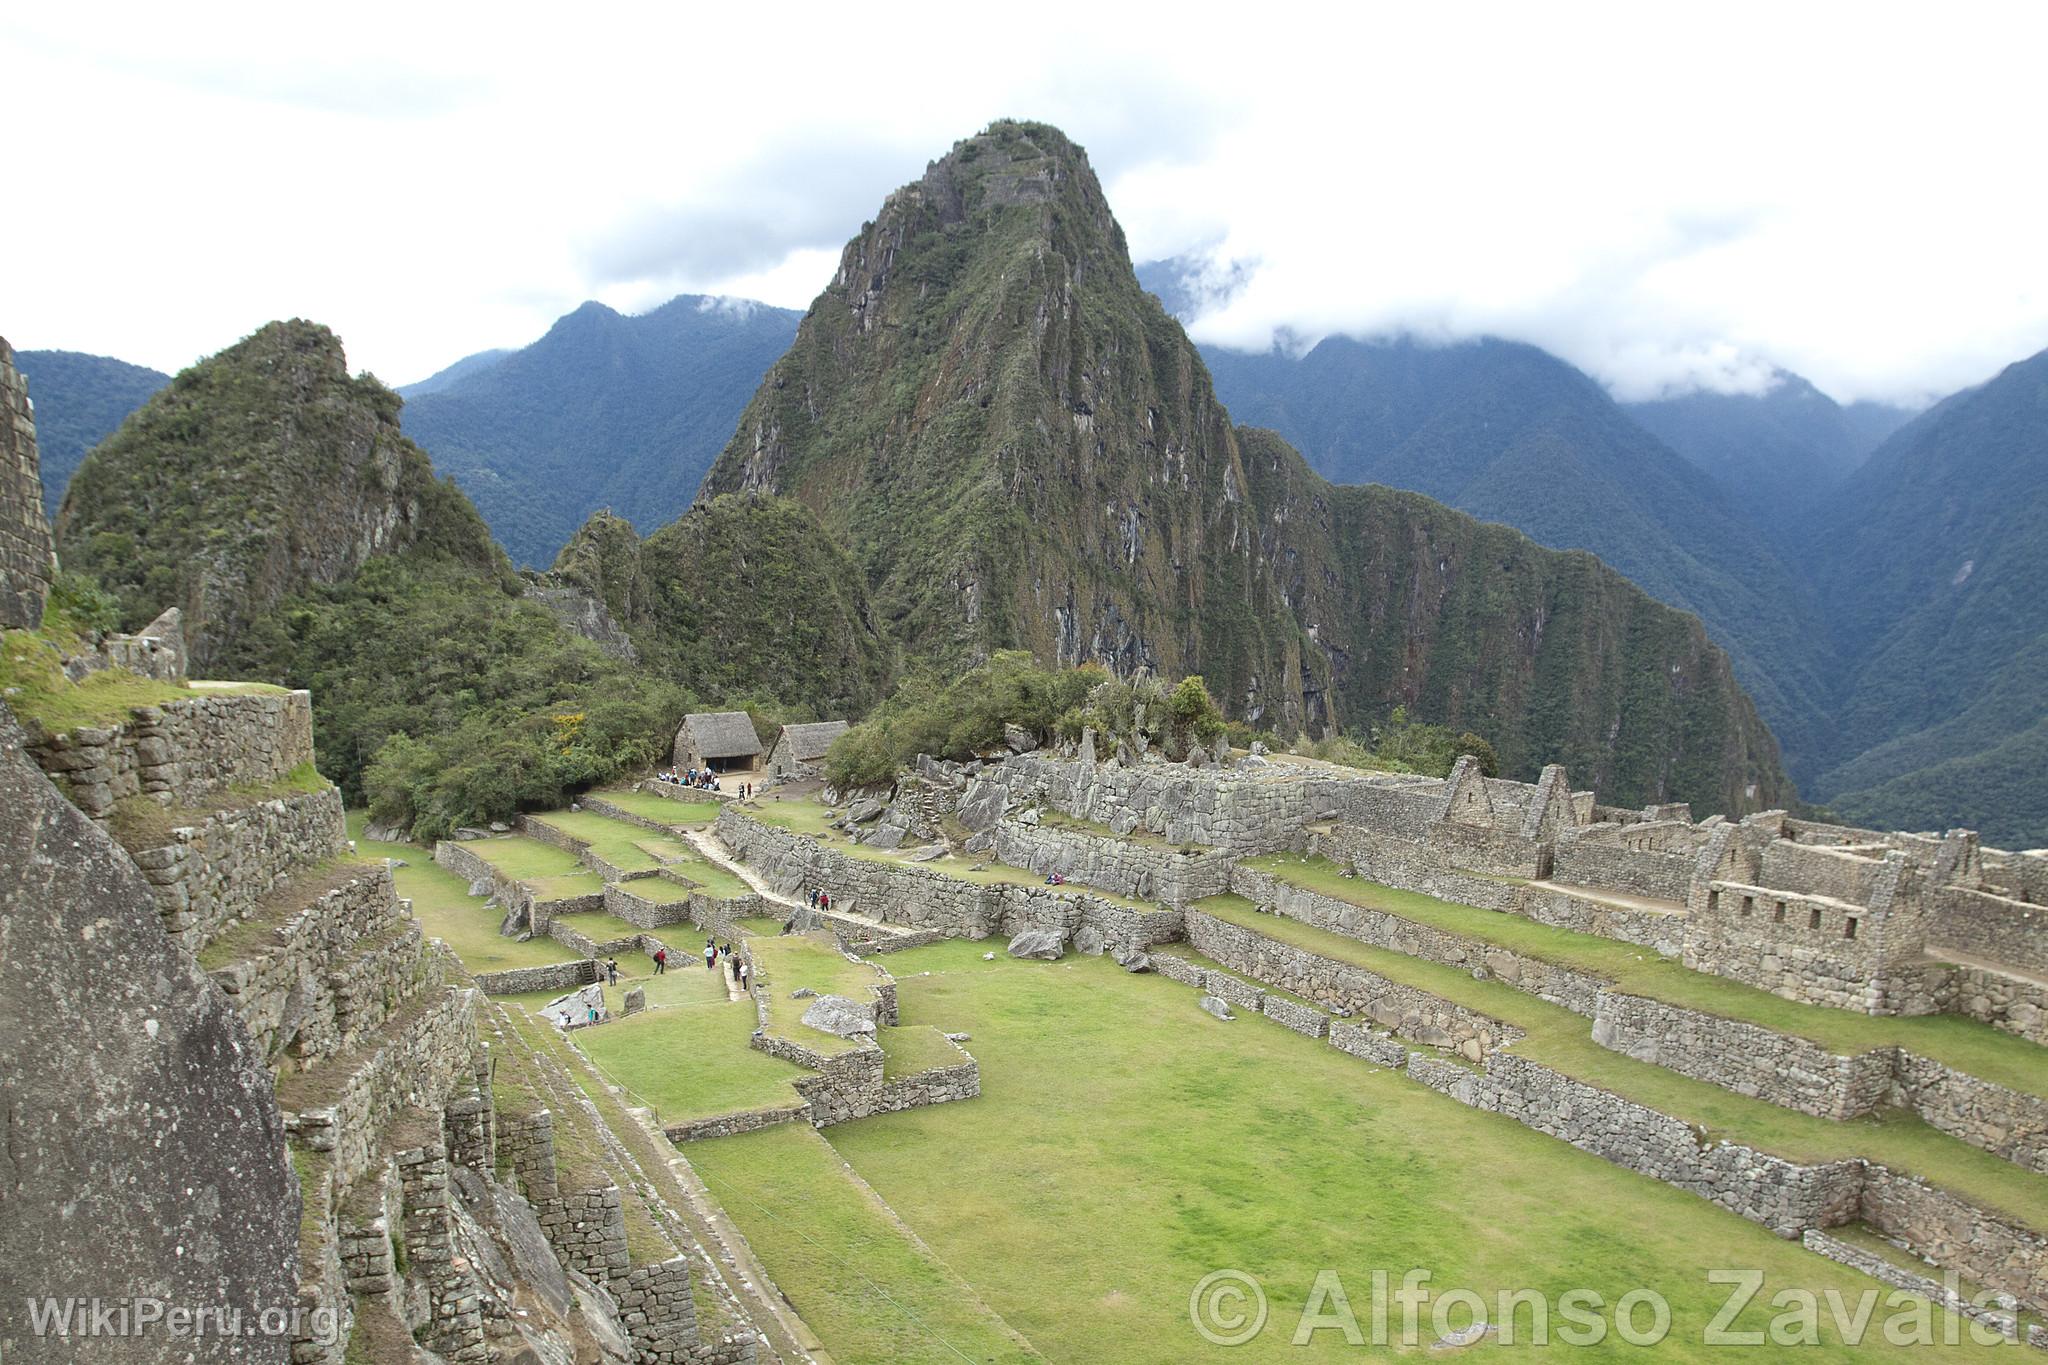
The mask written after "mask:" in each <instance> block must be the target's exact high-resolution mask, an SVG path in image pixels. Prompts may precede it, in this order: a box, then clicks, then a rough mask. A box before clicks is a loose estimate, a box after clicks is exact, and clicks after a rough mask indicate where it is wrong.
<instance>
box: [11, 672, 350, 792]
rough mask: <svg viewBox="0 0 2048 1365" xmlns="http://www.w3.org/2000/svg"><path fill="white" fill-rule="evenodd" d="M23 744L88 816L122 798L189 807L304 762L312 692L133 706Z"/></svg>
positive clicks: (264, 782) (309, 755) (272, 779)
mask: <svg viewBox="0 0 2048 1365" xmlns="http://www.w3.org/2000/svg"><path fill="white" fill-rule="evenodd" d="M32 747H33V749H34V752H35V756H36V761H37V762H38V763H40V764H41V765H42V767H43V771H45V772H47V773H49V774H51V775H52V776H53V777H54V778H55V779H56V781H57V783H58V785H59V786H61V787H63V788H64V792H65V795H67V796H69V797H70V798H71V800H72V802H73V804H75V805H76V806H77V807H78V808H79V809H80V810H82V811H84V812H85V813H86V814H87V815H90V816H92V817H93V818H94V819H96V820H98V819H104V818H105V817H106V816H107V814H108V813H109V812H110V811H111V810H112V809H113V806H114V803H115V802H116V801H118V800H120V799H122V798H123V797H129V796H138V795H140V796H153V797H155V798H157V799H158V800H160V801H163V802H164V803H166V804H168V805H174V806H176V805H190V804H194V803H196V802H199V801H201V800H203V799H204V798H206V797H209V796H214V795H217V794H218V793H221V792H224V791H226V790H228V789H229V788H232V787H243V786H251V787H254V786H269V785H271V784H273V783H276V782H278V781H280V780H281V779H283V778H284V777H285V776H286V775H287V774H289V773H290V772H291V771H292V770H293V769H295V768H298V767H301V766H303V765H309V764H311V763H312V761H313V702H312V695H311V694H310V693H307V692H274V691H263V692H223V693H217V694H213V695H209V696H203V697H193V698H191V699H189V700H183V701H169V702H164V703H162V704H161V705H156V706H138V707H136V708H135V710H134V711H133V713H132V714H131V715H130V716H129V718H128V719H126V720H124V721H120V722H118V723H116V724H113V725H107V726H81V727H79V728H77V729H74V730H70V731H66V732H62V733H58V734H53V735H43V736H40V737H39V738H38V739H37V740H36V742H35V744H34V745H33V746H32Z"/></svg>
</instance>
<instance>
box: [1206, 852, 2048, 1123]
mask: <svg viewBox="0 0 2048 1365" xmlns="http://www.w3.org/2000/svg"><path fill="white" fill-rule="evenodd" d="M1243 865H1244V866H1246V867H1249V868H1255V869H1257V870H1259V871H1261V872H1268V873H1271V874H1272V875H1273V876H1275V877H1277V878H1279V879H1280V880H1281V881H1284V882H1287V883H1288V884H1289V885H1292V886H1298V887H1301V888H1303V889H1304V890H1308V891H1316V892H1320V893H1321V894H1323V895H1325V896H1329V897H1331V898H1332V899H1335V900H1341V901H1344V902H1346V903H1348V904H1351V905H1356V906H1361V907H1363V908H1365V909H1369V910H1381V911H1385V912H1386V913H1388V914H1390V915H1396V916H1399V917H1400V918H1402V919H1406V920H1412V921H1414V922H1415V923H1417V924H1426V925H1428V926H1430V927H1431V928H1435V929H1442V930H1444V931H1446V932H1448V933H1453V934H1459V935H1462V936H1463V937H1466V938H1470V939H1475V940H1477V941H1479V942H1481V943H1488V944H1493V945H1496V946H1498V947H1501V948H1506V949H1508V950H1509V951H1511V952H1516V953H1521V954H1523V955H1524V956H1527V957H1533V958H1536V959H1539V960H1540V961H1544V962H1550V963H1554V964H1556V965H1557V966H1560V967H1569V968H1572V969H1573V970H1576V971H1581V972H1584V973H1586V974H1587V975H1589V976H1597V977H1600V978H1601V979H1603V980H1606V981H1611V982H1613V983H1614V985H1615V987H1616V989H1618V990H1621V991H1625V992H1627V993H1629V994H1631V995H1641V996H1646V997H1648V998H1650V999H1652V1000H1662V1001H1664V1002H1666V1003H1667V1004H1672V1005H1682V1006H1684V1007H1686V1008H1687V1009H1695V1010H1699V1011H1701V1012H1703V1013H1706V1014H1716V1015H1720V1016H1721V1017H1722V1018H1725V1019H1735V1020H1739V1021H1741V1022H1743V1023H1747V1024H1755V1025H1757V1026H1758V1027H1761V1028H1767V1029H1770V1030H1772V1031H1773V1032H1776V1033H1784V1034H1789V1035H1791V1036H1793V1037H1796V1038H1805V1039H1808V1040H1810V1041H1812V1042H1815V1043H1818V1044H1820V1045H1821V1046H1822V1047H1825V1048H1828V1049H1829V1050H1830V1051H1832V1052H1834V1053H1836V1054H1837V1055H1841V1056H1847V1055H1850V1054H1852V1053H1858V1052H1865V1051H1868V1050H1870V1049H1871V1048H1878V1047H1890V1046H1894V1045H1896V1046H1899V1047H1904V1048H1910V1049H1911V1050H1912V1051H1914V1052H1917V1053H1919V1054H1920V1055H1922V1056H1924V1057H1932V1058H1934V1059H1935V1060H1936V1061H1940V1062H1945V1063H1947V1064H1948V1065H1950V1066H1953V1067H1955V1068H1956V1069H1958V1070H1960V1071H1967V1072H1968V1073H1969V1074H1971V1075H1972V1076H1976V1077H1978V1078H1980V1079H1982V1080H1987V1081H1992V1082H1994V1083H1996V1084H1999V1085H2003V1086H2008V1087H2010V1088H2012V1089H2014V1090H2019V1091H2023V1092H2024V1093H2026V1094H2030V1095H2048V1050H2044V1049H2042V1048H2041V1047H2039V1046H2038V1045H2036V1044H2034V1043H2030V1042H2028V1041H2027V1040H2026V1039H2024V1038H2021V1037H2019V1036H2018V1035H2017V1034H2011V1033H2002V1032H2000V1031H1999V1030H1997V1029H1995V1028H1992V1027H1991V1026H1990V1025H1989V1024H1984V1023H1980V1022H1978V1021H1977V1020H1975V1019H1965V1018H1962V1017H1960V1016H1958V1015H1952V1014H1929V1015H1919V1016H1914V1017H1910V1018H1900V1017H1896V1016H1890V1015H1870V1014H1856V1013H1853V1012H1852V1011H1849V1010H1837V1009H1829V1008H1827V1007H1826V1006H1822V1005H1807V1004H1802V1003H1800V1002H1799V1001H1796V1000H1786V999H1783V998H1781V997H1779V996H1775V995H1772V994H1771V993H1770V992H1769V991H1765V990H1760V989H1758V988H1757V987H1755V986H1749V985H1745V984H1743V983H1742V982H1740V981H1733V980H1730V979H1729V978H1727V977H1725V976H1715V975H1714V974H1712V973H1710V972H1696V971H1692V970H1691V969H1689V968H1687V967H1685V966H1684V965H1683V964H1681V963H1679V962H1677V961H1675V960H1673V959H1670V958H1665V957H1661V956H1659V955H1658V954H1657V953H1655V952H1653V951H1651V950H1650V949H1648V948H1642V947H1638V946H1637V945H1635V944H1633V943H1622V942H1619V941H1617V940H1615V939H1608V938H1600V937H1597V936H1595V935H1592V934H1580V933H1575V932H1573V931H1571V930H1569V929H1557V928H1553V927H1552V926H1550V925H1547V924H1539V923H1537V922H1536V921H1534V920H1531V919H1525V918H1523V917H1522V916H1520V915H1511V914H1504V913H1501V912H1500V911H1496V910H1482V909H1479V908H1477V907H1476V906H1470V905H1459V904H1457V903H1455V902H1453V901H1445V900H1438V899H1437V898H1436V897H1434V896H1425V895H1420V894H1418V893H1416V892H1413V891H1399V890H1396V889H1394V888H1393V887H1388V886H1381V885H1378V884H1377V883H1374V882H1368V881H1364V880H1362V879H1360V878H1356V877H1345V876H1342V875H1341V870H1340V869H1339V867H1338V866H1337V864H1335V863H1333V862H1331V861H1330V860H1329V859H1327V858H1309V857H1303V856H1302V855H1300V854H1293V853H1282V854H1273V855H1270V856H1267V857H1261V858H1247V859H1245V860H1244V864H1243ZM1269 920H1270V917H1268V918H1266V919H1262V920H1261V924H1262V925H1263V924H1265V923H1267V922H1269Z"/></svg>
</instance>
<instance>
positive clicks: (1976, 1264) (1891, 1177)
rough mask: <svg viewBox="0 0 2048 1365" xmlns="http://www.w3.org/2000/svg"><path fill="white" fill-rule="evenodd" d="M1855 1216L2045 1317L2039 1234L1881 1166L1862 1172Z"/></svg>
mask: <svg viewBox="0 0 2048 1365" xmlns="http://www.w3.org/2000/svg"><path fill="white" fill-rule="evenodd" d="M1855 1216H1856V1217H1858V1218H1860V1219H1861V1220H1862V1221H1863V1222H1864V1224H1866V1225H1867V1226H1869V1227H1870V1228H1872V1229H1874V1230H1875V1231H1877V1232H1879V1233H1882V1234H1883V1235H1884V1236H1886V1237H1891V1238H1896V1239H1897V1240H1899V1241H1902V1242H1904V1243H1906V1244H1907V1245H1908V1246H1910V1247H1912V1248H1913V1249H1914V1250H1915V1251H1916V1252H1918V1253H1919V1254H1920V1255H1922V1256H1925V1257H1927V1258H1928V1259H1929V1260H1932V1261H1934V1262H1935V1263H1936V1264H1938V1265H1943V1266H1947V1267H1949V1268H1950V1269H1953V1270H1954V1271H1956V1273H1957V1274H1959V1275H1962V1276H1964V1277H1966V1278H1968V1279H1972V1280H1976V1281H1977V1282H1978V1283H1980V1284H1983V1285H1985V1286H1987V1287H1989V1288H1992V1289H1996V1290H1998V1291H2000V1292H2001V1293H2005V1294H2011V1295H2013V1296H2014V1297H2016V1298H2017V1299H2018V1300H2019V1301H2020V1304H2021V1305H2022V1306H2023V1307H2025V1308H2027V1309H2028V1310H2030V1311H2032V1312H2034V1313H2048V1238H2044V1237H2043V1236H2042V1234H2041V1233H2040V1232H2038V1231H2036V1230H2033V1229H2029V1228H2024V1227H2021V1226H2019V1225H2017V1224H2016V1223H2014V1222H2012V1221H2010V1220H2008V1219H2005V1218H2001V1217H1998V1216H1996V1215H1994V1214H1990V1213H1986V1212H1985V1211H1984V1210H1982V1209H1979V1208H1975V1207H1973V1206H1971V1205H1969V1204H1966V1203H1964V1202H1963V1201H1962V1200H1960V1199H1958V1198H1956V1197H1955V1196H1954V1195H1952V1194H1950V1193H1948V1191H1946V1190H1938V1189H1935V1188H1934V1187H1933V1186H1931V1185H1926V1184H1923V1183H1921V1182H1920V1181H1918V1180H1914V1179H1912V1178H1911V1177H1909V1176H1904V1175H1900V1174H1898V1173H1897V1172H1895V1171H1890V1170H1887V1169H1885V1168H1884V1167H1882V1166H1872V1167H1870V1169H1869V1170H1868V1172H1867V1173H1866V1175H1865V1178H1864V1181H1863V1188H1862V1191H1861V1196H1860V1198H1859V1200H1858V1203H1857V1208H1856V1215H1855ZM1822 1226H1833V1224H1823V1225H1822Z"/></svg>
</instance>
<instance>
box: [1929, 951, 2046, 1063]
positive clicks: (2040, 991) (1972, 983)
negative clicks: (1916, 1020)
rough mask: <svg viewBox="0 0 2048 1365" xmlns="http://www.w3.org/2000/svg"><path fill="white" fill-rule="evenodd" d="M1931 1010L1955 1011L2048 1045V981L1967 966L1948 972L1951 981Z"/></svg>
mask: <svg viewBox="0 0 2048 1365" xmlns="http://www.w3.org/2000/svg"><path fill="white" fill-rule="evenodd" d="M1928 1012H1929V1013H1934V1014H1939V1013H1955V1014H1962V1015H1967V1016H1968V1017H1970V1018H1972V1019H1979V1020H1982V1021H1983V1022H1984V1023H1987V1024H1989V1025H1991V1026H1992V1027H1993V1028H2000V1029H2004V1030H2005V1031H2006V1032H2007V1033H2017V1034H2018V1035H2019V1036H2020V1037H2022V1038H2025V1039H2027V1040H2029V1041H2030V1042H2036V1043H2039V1044H2041V1045H2042V1046H2043V1047H2048V985H2043V984H2041V983H2039V982H2035V981H2030V980H2028V979H2026V978H2024V977H2015V976H2007V975H2005V974H2004V973H2002V972H1988V971H1982V970H1980V969H1978V968H1975V967H1964V968H1959V969H1956V970H1954V971H1951V972H1949V973H1948V974H1947V985H1946V987H1945V989H1944V991H1943V992H1942V994H1941V996H1940V998H1939V999H1938V1000H1937V1001H1936V1002H1935V1005H1934V1007H1933V1008H1931V1009H1930V1010H1929V1011H1928Z"/></svg>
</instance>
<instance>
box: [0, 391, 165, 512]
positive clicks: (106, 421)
mask: <svg viewBox="0 0 2048 1365" xmlns="http://www.w3.org/2000/svg"><path fill="white" fill-rule="evenodd" d="M15 363H16V364H17V365H18V366H19V367H20V369H21V372H22V373H23V374H24V375H26V376H27V377H28V391H29V392H30V393H31V394H33V395H34V397H35V405H36V444H37V446H38V447H40V449H41V451H42V459H43V503H44V507H43V512H44V515H46V516H48V517H50V518H51V519H52V520H54V519H55V518H56V515H57V504H58V503H60V502H61V501H63V498H64V486H65V485H66V484H68V483H70V482H71V475H72V472H73V471H74V470H76V469H77V468H78V463H79V461H81V460H83V459H84V458H85V452H86V451H88V450H91V449H92V448H93V447H94V446H96V445H98V444H99V443H100V442H101V441H104V440H106V439H107V437H109V436H111V435H113V434H114V431H115V429H116V428H117V427H119V426H120V425H121V423H122V422H124V421H126V420H127V418H128V414H129V413H131V412H133V411H135V410H136V409H137V408H139V407H141V406H142V405H143V403H145V402H147V401H148V399H149V396H150V395H151V394H153V393H155V392H156V391H157V390H158V389H160V388H162V387H163V386H164V385H166V384H168V383H170V382H171V377H170V376H169V375H167V374H161V373H159V372H158V371H156V370H150V369H145V368H143V367H142V366H140V365H130V364H129V363H128V362H127V361H125V360H115V359H113V358H112V357H109V356H103V355H85V354H82V353H80V352H78V351H19V352H16V353H15Z"/></svg>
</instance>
